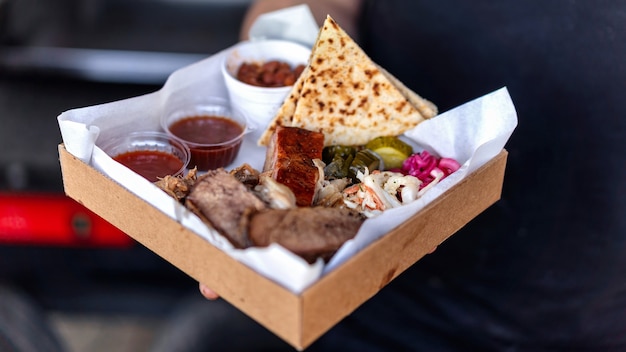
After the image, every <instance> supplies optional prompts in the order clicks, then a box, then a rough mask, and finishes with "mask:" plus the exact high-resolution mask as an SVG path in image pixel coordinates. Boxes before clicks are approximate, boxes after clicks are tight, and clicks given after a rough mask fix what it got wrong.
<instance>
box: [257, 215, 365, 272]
mask: <svg viewBox="0 0 626 352" xmlns="http://www.w3.org/2000/svg"><path fill="white" fill-rule="evenodd" d="M364 220H365V218H364V217H363V216H362V215H361V214H359V213H358V212H356V211H354V210H351V209H348V208H325V207H302V208H291V209H266V210H263V211H260V212H258V213H255V214H252V216H251V218H250V222H249V225H248V236H249V238H250V241H251V242H252V245H253V246H259V247H265V246H268V245H269V244H271V243H278V244H280V245H282V246H283V247H285V248H286V249H288V250H290V251H291V252H293V253H295V254H297V255H299V256H300V257H302V258H304V259H305V260H306V261H307V262H309V263H313V262H315V261H316V260H317V258H320V257H321V258H322V259H324V260H325V261H328V260H329V259H330V258H331V257H332V255H333V254H335V252H336V251H337V250H338V249H339V247H341V246H342V245H343V244H344V243H345V242H346V241H347V240H349V239H351V238H353V237H354V236H355V235H356V233H357V232H358V231H359V228H360V227H361V225H362V224H363V221H364Z"/></svg>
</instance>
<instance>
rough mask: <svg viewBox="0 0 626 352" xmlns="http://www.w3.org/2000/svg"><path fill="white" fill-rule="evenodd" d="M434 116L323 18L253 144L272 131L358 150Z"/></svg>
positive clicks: (427, 105) (434, 109)
mask: <svg viewBox="0 0 626 352" xmlns="http://www.w3.org/2000/svg"><path fill="white" fill-rule="evenodd" d="M436 114H437V107H436V106H435V105H434V104H433V103H431V102H430V101H428V100H426V99H423V98H422V97H420V96H419V95H418V94H416V93H415V92H413V91H411V90H410V89H408V88H407V87H406V86H404V85H403V84H402V83H401V82H400V81H399V80H397V79H396V78H395V77H393V76H392V75H391V74H390V73H389V72H387V71H385V70H384V69H382V68H381V67H380V66H378V65H377V64H376V63H374V62H373V61H372V60H371V59H370V58H369V57H368V56H367V54H366V53H365V52H364V51H363V50H362V49H361V48H360V47H359V46H358V44H357V43H356V42H354V41H353V40H352V38H350V37H349V36H348V35H347V33H346V32H345V31H344V30H343V29H342V28H341V27H340V26H339V25H338V24H337V23H336V22H335V21H334V20H333V19H332V18H331V17H330V16H328V17H327V18H326V20H325V22H324V24H323V25H322V27H321V28H320V32H319V33H318V37H317V40H316V42H315V44H314V46H313V49H312V52H311V56H310V58H309V64H308V66H307V67H306V68H305V70H304V72H303V73H302V74H301V75H300V77H299V78H298V80H297V81H296V83H295V84H294V86H293V88H292V91H291V92H290V94H289V95H288V96H287V98H286V99H285V101H284V102H283V104H282V105H281V107H280V108H279V110H278V111H277V113H276V115H275V116H274V118H273V120H272V121H270V123H269V125H268V127H267V130H266V131H265V132H264V134H263V135H262V136H261V138H260V139H259V141H258V144H259V145H263V146H265V145H268V144H269V142H270V139H271V136H272V134H273V132H274V130H275V129H276V127H277V126H295V127H300V128H304V129H307V130H311V131H318V132H321V133H323V134H324V136H325V141H324V145H325V146H329V145H364V144H366V143H367V142H368V141H370V140H372V139H374V138H376V137H379V136H394V135H400V134H402V133H404V132H405V131H406V130H408V129H410V128H413V127H415V126H416V125H417V124H419V123H420V122H422V121H424V120H426V119H429V118H431V117H433V116H435V115H436Z"/></svg>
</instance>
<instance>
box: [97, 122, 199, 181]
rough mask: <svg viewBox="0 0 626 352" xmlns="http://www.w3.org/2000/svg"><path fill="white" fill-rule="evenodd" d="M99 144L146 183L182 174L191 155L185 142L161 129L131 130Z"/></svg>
mask: <svg viewBox="0 0 626 352" xmlns="http://www.w3.org/2000/svg"><path fill="white" fill-rule="evenodd" d="M100 147H101V148H102V150H103V151H104V152H105V153H107V154H108V155H109V156H111V157H112V158H113V159H114V160H115V161H117V162H119V163H121V164H122V165H124V166H126V167H128V168H129V169H131V170H133V171H134V172H136V173H137V174H139V175H141V176H143V177H144V178H145V179H147V180H148V181H150V182H156V181H158V179H159V178H163V177H165V176H168V175H171V176H178V175H182V174H184V172H185V170H186V169H187V165H188V163H189V160H190V157H191V153H190V151H189V148H188V147H187V146H186V145H184V144H183V143H182V142H180V141H178V140H176V139H175V138H172V137H171V136H169V135H167V134H165V133H163V132H153V131H145V132H132V133H128V134H125V135H121V136H117V137H114V138H111V139H108V140H106V141H104V142H103V143H102V145H100Z"/></svg>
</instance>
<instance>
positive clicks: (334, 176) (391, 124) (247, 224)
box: [159, 17, 459, 263]
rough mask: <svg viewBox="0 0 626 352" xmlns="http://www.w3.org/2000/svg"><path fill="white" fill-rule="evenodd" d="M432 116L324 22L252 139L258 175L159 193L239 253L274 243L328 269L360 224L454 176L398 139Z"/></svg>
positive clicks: (448, 162) (448, 166) (172, 185)
mask: <svg viewBox="0 0 626 352" xmlns="http://www.w3.org/2000/svg"><path fill="white" fill-rule="evenodd" d="M436 114H437V108H436V107H435V106H434V105H433V104H432V103H431V102H429V101H427V100H425V99H422V98H421V97H419V96H418V95H417V94H415V93H414V92H412V91H410V90H409V89H408V88H406V87H405V86H404V85H402V83H400V82H399V81H397V80H396V79H395V78H393V76H391V75H390V74H389V73H387V72H386V71H385V70H383V69H382V68H380V67H378V66H377V65H376V64H375V63H373V62H372V61H371V60H370V59H369V58H368V57H367V56H366V55H365V53H364V52H363V51H362V50H361V49H360V48H359V47H358V46H357V44H356V43H354V42H353V41H352V40H351V39H350V38H349V37H348V36H347V34H346V33H345V32H344V31H343V30H342V29H341V28H340V27H339V26H338V25H337V24H336V23H335V22H334V21H333V20H332V19H331V18H330V17H328V18H327V19H326V22H325V23H324V25H323V27H322V29H321V30H320V33H319V35H318V38H317V42H316V44H315V45H314V48H313V52H312V56H311V59H310V61H309V65H308V66H306V68H305V69H304V72H303V73H302V74H301V75H300V77H299V78H298V80H297V82H296V83H295V85H294V88H293V90H292V92H291V94H290V95H289V97H288V98H287V99H286V100H285V101H284V103H283V105H282V106H281V108H280V110H279V111H278V113H277V114H276V116H275V118H274V120H273V121H272V122H271V124H270V125H269V126H268V129H267V130H266V131H265V133H264V135H263V136H262V137H261V139H260V140H259V143H260V144H261V145H265V146H267V150H266V158H265V162H264V165H263V170H261V171H258V170H255V169H254V168H252V167H250V166H249V165H247V164H244V165H242V166H240V167H237V168H235V169H233V170H231V171H230V172H229V171H226V170H224V169H223V168H220V169H218V170H212V171H209V172H208V173H207V174H206V175H203V176H200V177H198V178H197V180H194V181H192V182H191V184H190V183H189V182H187V181H183V180H184V177H180V176H179V177H177V178H175V179H174V180H168V181H167V182H162V184H161V185H159V187H168V188H169V191H168V193H170V194H175V195H176V197H177V199H179V200H181V201H184V202H185V203H184V204H185V205H186V206H187V207H188V208H189V209H191V210H192V211H193V212H195V213H196V214H198V215H199V216H200V218H201V219H203V220H204V221H205V222H207V223H208V224H209V225H211V226H213V228H215V229H216V230H217V231H219V232H220V233H221V234H223V235H224V236H225V237H226V238H228V239H229V240H230V242H231V243H232V244H233V245H234V246H235V247H237V248H248V247H250V246H260V247H263V246H268V245H270V244H271V243H278V244H280V245H282V246H283V247H284V248H286V249H288V250H290V251H291V252H293V253H295V254H297V255H299V256H300V257H302V258H303V259H305V260H306V261H307V262H309V263H312V262H314V261H316V260H318V259H319V258H321V259H323V260H325V261H327V260H329V259H330V257H332V255H333V254H334V253H335V252H336V251H337V250H338V249H339V247H341V246H342V245H343V244H344V243H345V242H346V241H347V240H349V239H351V238H353V237H354V236H355V235H356V234H357V232H358V231H359V229H360V227H361V225H362V224H363V222H364V221H365V219H367V218H368V217H372V216H376V215H378V214H380V213H381V212H383V211H384V210H387V209H391V208H394V207H398V206H401V205H403V204H407V203H409V202H412V201H414V200H416V199H417V198H418V197H420V196H421V194H423V193H424V192H426V191H427V190H428V189H429V188H431V187H432V186H433V185H434V184H436V183H437V182H439V181H440V180H441V179H443V178H444V177H446V176H447V175H449V174H450V173H451V172H454V171H455V170H456V169H458V167H459V165H458V163H456V161H454V160H452V159H447V158H436V157H434V156H432V155H430V154H428V153H427V152H425V151H422V152H419V153H414V151H413V147H412V146H411V145H409V144H407V143H405V142H403V141H402V140H401V139H399V138H398V135H400V134H402V133H403V132H404V131H406V130H407V129H409V128H412V127H414V126H415V125H417V124H418V123H420V122H422V121H424V120H425V119H428V118H431V117H433V116H435V115H436ZM455 163H456V164H455ZM177 180H180V181H177ZM177 182H180V183H181V184H182V185H178V183H177ZM185 191H186V192H187V193H185Z"/></svg>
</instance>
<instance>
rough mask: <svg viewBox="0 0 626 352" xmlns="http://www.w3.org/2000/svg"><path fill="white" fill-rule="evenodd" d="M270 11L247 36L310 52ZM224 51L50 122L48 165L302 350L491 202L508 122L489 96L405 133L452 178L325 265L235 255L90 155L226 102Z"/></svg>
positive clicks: (258, 155) (133, 177) (73, 189)
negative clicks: (55, 129) (184, 105)
mask: <svg viewBox="0 0 626 352" xmlns="http://www.w3.org/2000/svg"><path fill="white" fill-rule="evenodd" d="M282 11H283V12H276V13H272V14H268V15H266V16H264V17H262V18H261V19H260V21H259V22H258V23H257V24H256V25H255V26H253V30H254V31H253V32H251V36H252V37H255V36H256V37H257V38H259V39H258V40H263V38H267V39H276V38H277V37H280V36H281V34H284V33H294V31H293V30H291V29H293V26H302V25H303V23H304V24H307V23H308V29H307V31H304V30H303V31H299V33H305V32H307V33H309V35H307V36H305V38H304V39H307V38H308V39H309V40H308V41H307V40H303V38H288V39H290V40H294V41H298V42H300V43H304V44H308V45H311V44H312V41H311V40H312V38H313V36H314V34H315V33H316V31H315V28H314V27H313V25H312V23H311V21H312V16H310V13H309V12H308V8H306V7H302V6H300V7H294V8H291V9H287V10H282ZM290 18H292V19H293V18H305V19H307V18H308V19H309V20H308V21H289V20H288V19H290ZM281 28H282V29H281ZM287 29H288V30H287ZM252 34H254V35H252ZM231 50H235V47H231V48H227V49H225V50H224V51H222V52H219V53H217V54H215V55H212V56H210V57H208V58H207V59H205V60H203V61H200V62H198V63H196V64H193V65H190V66H188V67H184V68H182V69H180V70H178V71H176V72H174V73H173V74H172V75H171V76H170V77H169V79H168V80H167V82H166V83H165V84H164V86H163V87H162V88H161V89H159V90H158V91H156V92H154V93H151V94H146V95H143V96H139V97H134V98H130V99H126V100H121V101H116V102H111V103H107V104H101V105H96V106H91V107H85V108H80V109H73V110H69V111H66V112H64V113H62V114H61V115H60V116H59V117H58V122H59V127H60V130H61V135H62V137H63V143H62V144H60V145H59V155H60V162H61V169H62V173H63V181H64V186H65V192H66V193H67V195H68V196H70V197H71V198H73V199H75V200H77V201H78V202H80V203H81V204H83V205H85V206H86V207H87V208H89V209H91V210H92V211H94V212H95V213H97V214H99V215H100V216H102V217H103V218H104V219H106V220H107V221H109V222H110V223H112V224H113V225H115V226H117V227H119V228H120V229H121V230H122V231H124V232H126V233H127V234H128V235H129V236H131V237H132V238H134V239H135V240H137V241H138V242H139V243H141V244H143V245H144V246H146V247H147V248H149V249H150V250H152V251H153V252H155V253H156V254H158V255H160V256H162V257H163V258H164V259H165V260H167V261H168V262H170V263H172V264H173V265H174V266H176V267H177V268H179V269H180V270H182V271H183V272H185V273H186V274H188V275H189V276H191V277H192V278H194V279H195V280H198V281H199V282H203V283H205V284H207V285H208V286H209V287H211V288H212V289H214V290H215V291H216V292H217V293H218V294H220V296H221V297H222V298H223V299H225V300H227V301H228V302H230V303H231V304H233V305H234V306H236V307H237V308H239V309H240V310H241V311H243V312H245V313H246V314H248V315H249V316H250V317H252V318H253V319H255V320H257V321H258V322H259V323H261V324H262V325H264V326H265V327H266V328H268V329H269V330H271V331H272V332H274V333H275V334H276V335H278V336H280V337H281V338H283V339H284V340H285V341H287V342H288V343H290V344H291V345H292V346H294V347H295V348H297V349H304V348H306V347H307V346H309V345H310V344H311V343H313V342H314V341H315V340H316V339H317V338H319V337H320V336H321V335H323V334H324V333H325V332H326V331H328V330H329V329H330V328H332V327H333V326H334V325H335V324H337V323H338V322H339V321H340V320H341V319H342V318H344V317H345V316H347V315H349V314H350V313H351V312H352V311H354V310H355V309H356V308H358V307H359V306H360V305H361V304H362V303H364V302H365V301H367V300H368V299H369V298H370V297H372V296H373V295H375V294H376V293H377V292H378V291H379V290H381V289H383V288H384V287H385V285H387V284H388V283H389V282H390V281H392V280H393V279H394V278H395V277H397V276H398V275H399V274H400V273H402V272H403V271H404V270H405V269H407V268H408V267H409V266H411V265H412V264H414V263H415V262H417V261H418V260H419V259H420V258H421V257H423V256H424V255H425V254H427V253H428V252H430V251H431V250H432V249H433V248H434V247H436V246H437V245H439V244H441V243H442V242H443V241H445V240H446V239H447V238H448V237H449V236H451V235H452V234H454V233H455V232H456V231H458V230H459V229H460V228H461V227H463V226H464V225H465V224H466V223H468V222H469V221H470V220H471V219H473V218H474V217H476V216H477V215H478V214H480V213H481V212H482V211H483V210H484V209H486V208H487V207H489V206H490V205H491V204H493V203H494V202H496V201H497V200H498V199H499V198H500V194H501V190H502V183H503V178H504V170H505V165H506V157H507V152H506V150H505V149H504V147H505V144H506V142H507V141H508V139H509V137H510V135H511V134H512V132H513V130H514V129H515V127H516V126H517V116H516V112H515V108H514V106H513V103H512V100H511V97H510V96H509V94H508V91H507V89H506V88H501V89H499V90H496V91H494V92H492V93H489V94H487V95H485V96H482V97H479V98H477V99H474V100H472V101H470V102H468V103H466V104H463V105H461V106H459V107H457V108H455V109H452V110H450V111H446V112H444V113H442V114H440V115H439V116H437V117H436V118H433V119H431V120H429V121H426V122H423V123H421V124H419V125H418V126H417V127H415V128H414V129H412V130H410V131H407V132H406V133H405V134H404V135H403V136H402V138H403V139H404V140H405V141H407V142H408V143H410V144H412V145H413V146H414V149H415V150H416V151H417V150H421V149H427V150H428V151H429V152H431V153H433V154H435V155H439V156H445V157H451V158H454V159H456V160H457V161H459V162H460V163H461V165H462V166H461V169H459V170H458V171H457V172H455V173H453V174H452V175H450V176H449V177H448V178H446V179H444V180H443V181H442V182H440V183H439V184H437V185H436V186H435V187H433V188H432V189H430V190H429V191H428V192H426V193H425V194H424V195H423V196H422V197H421V198H419V199H418V200H416V201H415V202H413V203H410V204H408V205H405V206H402V207H400V208H394V209H391V210H387V211H385V212H384V213H383V214H382V215H380V216H377V217H375V218H370V219H368V220H367V221H366V222H365V223H364V224H363V226H362V227H361V229H360V231H359V233H358V234H357V236H356V237H355V238H354V239H353V240H350V241H348V242H346V244H345V245H344V246H343V247H342V248H341V249H340V250H339V251H338V252H337V253H336V254H335V256H334V257H333V258H332V259H331V261H330V262H329V263H323V262H322V261H318V262H316V263H314V264H309V263H306V262H305V261H304V260H302V259H301V258H299V257H297V256H296V255H294V254H293V253H290V252H289V251H287V250H285V249H284V248H282V247H281V246H278V245H272V246H270V247H267V248H251V249H246V250H239V249H235V248H233V247H232V245H231V244H230V242H228V241H227V240H226V239H225V238H224V237H223V236H221V235H220V234H219V233H217V232H216V231H215V230H213V229H212V228H210V227H208V226H207V225H206V224H204V223H203V222H202V221H201V220H200V219H199V218H198V217H197V216H195V215H194V214H192V213H191V212H190V211H188V210H187V209H186V208H184V206H182V205H181V204H179V203H178V202H176V201H175V200H174V199H173V198H171V197H169V196H168V195H167V194H165V192H163V191H161V190H160V189H158V188H157V187H156V186H154V185H153V184H152V183H150V182H148V181H147V180H145V179H143V178H142V177H141V176H139V175H137V174H135V173H134V172H132V171H131V170H129V169H127V168H125V167H124V166H122V165H121V164H118V163H116V162H115V161H113V159H111V158H110V157H109V156H108V155H106V154H105V153H104V152H103V151H102V150H101V149H100V148H99V145H98V144H99V143H100V142H101V141H102V140H106V139H107V138H109V137H111V136H115V135H118V134H120V133H128V132H131V131H139V130H150V131H156V130H160V124H159V117H160V114H161V113H162V111H163V110H164V109H165V108H166V107H167V106H168V104H171V103H172V102H174V103H180V102H194V101H198V100H202V99H203V97H206V96H221V97H227V92H226V88H225V85H224V82H223V78H222V76H221V74H220V64H221V63H222V60H223V59H224V57H226V55H228V53H229V52H230V51H231ZM252 136H254V135H249V136H246V138H245V139H244V142H243V145H242V151H241V152H240V154H239V156H238V158H237V159H236V160H235V161H234V162H233V164H232V165H231V166H230V167H236V166H239V165H241V164H243V163H248V164H250V165H251V166H252V167H255V168H256V169H259V170H260V169H261V168H262V162H263V160H264V158H265V151H266V150H265V148H262V147H258V146H257V145H256V140H254V139H253V137H252ZM165 284H166V283H165ZM198 294H199V293H198Z"/></svg>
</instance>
